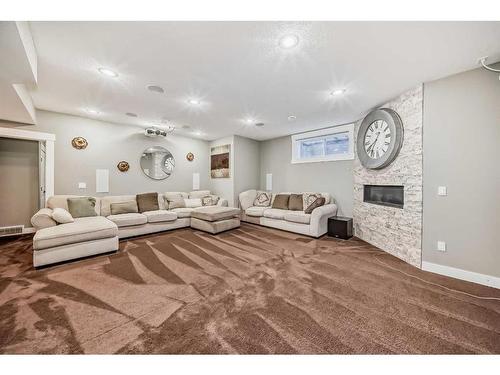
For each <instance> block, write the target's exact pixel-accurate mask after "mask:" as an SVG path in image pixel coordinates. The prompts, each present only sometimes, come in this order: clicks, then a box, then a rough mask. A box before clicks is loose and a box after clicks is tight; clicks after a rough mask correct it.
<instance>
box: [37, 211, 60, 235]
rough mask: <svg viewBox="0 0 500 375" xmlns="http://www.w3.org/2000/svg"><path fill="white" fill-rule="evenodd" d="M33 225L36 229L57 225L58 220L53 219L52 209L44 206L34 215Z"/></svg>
mask: <svg viewBox="0 0 500 375" xmlns="http://www.w3.org/2000/svg"><path fill="white" fill-rule="evenodd" d="M31 225H33V227H34V228H35V229H36V230H40V229H43V228H49V227H55V226H56V225H57V222H56V221H55V220H54V219H52V209H50V208H42V209H41V210H39V211H38V212H37V213H36V214H34V215H33V216H32V218H31Z"/></svg>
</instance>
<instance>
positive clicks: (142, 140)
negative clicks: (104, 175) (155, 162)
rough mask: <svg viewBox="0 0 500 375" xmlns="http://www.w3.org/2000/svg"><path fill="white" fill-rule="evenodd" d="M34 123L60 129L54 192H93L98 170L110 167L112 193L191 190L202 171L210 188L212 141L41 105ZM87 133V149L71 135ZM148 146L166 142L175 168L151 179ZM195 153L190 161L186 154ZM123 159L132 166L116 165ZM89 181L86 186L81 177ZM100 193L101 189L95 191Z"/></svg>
mask: <svg viewBox="0 0 500 375" xmlns="http://www.w3.org/2000/svg"><path fill="white" fill-rule="evenodd" d="M37 121H38V124H37V125H36V126H23V127H22V128H23V129H26V130H36V131H43V132H48V133H54V134H56V142H55V193H56V194H86V195H95V194H96V192H95V170H96V169H109V180H110V181H109V189H110V191H109V194H135V193H140V192H148V191H159V192H163V191H191V190H192V187H193V185H192V181H193V173H195V172H197V173H200V188H201V189H208V186H209V168H208V159H207V154H208V142H206V141H202V140H197V139H192V138H187V137H181V136H178V135H175V134H174V135H171V136H168V137H167V138H148V137H146V136H144V135H143V131H144V129H143V128H141V127H135V126H129V125H125V124H115V123H109V122H104V121H98V120H91V119H86V118H83V117H77V116H70V115H65V114H61V113H55V112H47V111H37ZM76 136H83V137H85V138H86V139H87V141H88V142H89V145H88V147H87V148H86V149H85V150H76V149H75V148H73V147H72V146H71V140H72V139H73V138H74V137H76ZM150 146H163V147H165V148H166V149H168V150H169V151H170V152H171V153H172V154H173V156H174V158H175V169H174V172H173V174H172V175H171V176H170V177H169V178H167V179H165V180H152V179H150V178H149V177H147V176H146V175H145V174H144V173H143V172H142V170H141V168H140V164H139V162H140V157H141V154H142V151H143V150H145V149H146V148H148V147H150ZM188 152H192V153H193V154H194V155H195V159H194V161H192V162H189V161H188V160H187V159H186V154H187V153H188ZM121 160H125V161H128V162H129V164H130V169H129V171H128V172H125V173H123V172H120V171H119V170H118V168H117V167H116V165H117V164H118V162H119V161H121ZM79 182H85V183H86V184H87V188H86V189H79V188H78V183H79ZM97 195H102V194H97Z"/></svg>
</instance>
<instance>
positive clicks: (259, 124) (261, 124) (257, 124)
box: [255, 122, 264, 128]
mask: <svg viewBox="0 0 500 375" xmlns="http://www.w3.org/2000/svg"><path fill="white" fill-rule="evenodd" d="M255 126H258V127H259V128H261V127H263V126H264V123H263V122H258V123H256V124H255Z"/></svg>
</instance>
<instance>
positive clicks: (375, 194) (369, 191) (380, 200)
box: [363, 185, 404, 208]
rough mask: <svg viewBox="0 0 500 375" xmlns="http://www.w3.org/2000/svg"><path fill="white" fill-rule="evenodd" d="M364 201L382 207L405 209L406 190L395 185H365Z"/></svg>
mask: <svg viewBox="0 0 500 375" xmlns="http://www.w3.org/2000/svg"><path fill="white" fill-rule="evenodd" d="M363 201H364V202H366V203H373V204H378V205H381V206H389V207H396V208H403V206H404V188H403V186H395V185H364V194H363Z"/></svg>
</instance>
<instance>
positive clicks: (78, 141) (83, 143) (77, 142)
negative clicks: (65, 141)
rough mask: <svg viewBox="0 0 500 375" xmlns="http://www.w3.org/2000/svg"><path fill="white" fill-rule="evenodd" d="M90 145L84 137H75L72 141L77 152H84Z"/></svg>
mask: <svg viewBox="0 0 500 375" xmlns="http://www.w3.org/2000/svg"><path fill="white" fill-rule="evenodd" d="M88 144H89V143H88V142H87V140H86V139H85V138H83V137H75V138H73V139H72V140H71V145H72V146H73V147H74V148H76V149H77V150H83V149H84V148H86V147H87V146H88Z"/></svg>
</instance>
